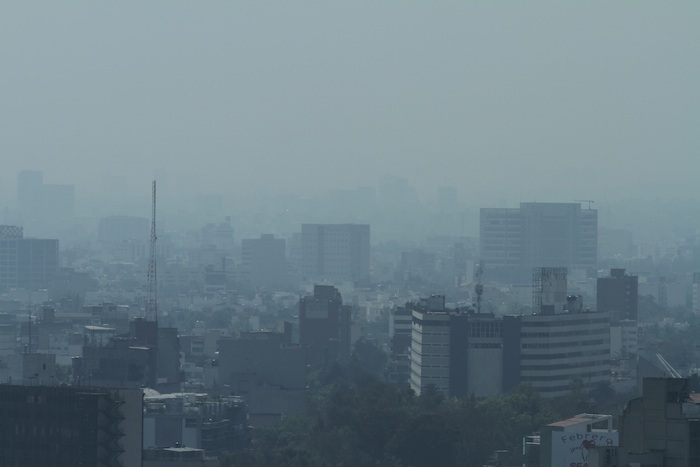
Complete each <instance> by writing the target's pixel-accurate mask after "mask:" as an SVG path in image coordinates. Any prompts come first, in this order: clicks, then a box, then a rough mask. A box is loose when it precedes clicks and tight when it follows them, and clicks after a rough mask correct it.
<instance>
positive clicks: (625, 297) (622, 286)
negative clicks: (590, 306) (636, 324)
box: [596, 268, 639, 321]
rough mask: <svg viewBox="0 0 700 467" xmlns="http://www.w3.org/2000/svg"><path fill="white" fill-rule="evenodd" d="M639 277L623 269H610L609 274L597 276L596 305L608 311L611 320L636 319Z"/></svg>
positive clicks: (599, 308) (599, 309)
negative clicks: (629, 274) (628, 273)
mask: <svg viewBox="0 0 700 467" xmlns="http://www.w3.org/2000/svg"><path fill="white" fill-rule="evenodd" d="M638 281H639V278H638V277H637V276H628V275H627V274H625V270H624V269H619V268H618V269H611V270H610V276H608V277H599V278H598V282H597V285H598V290H597V294H596V306H597V309H598V311H608V312H610V314H611V317H612V320H613V321H619V320H631V321H637V310H638V308H639V292H638V288H639V284H638Z"/></svg>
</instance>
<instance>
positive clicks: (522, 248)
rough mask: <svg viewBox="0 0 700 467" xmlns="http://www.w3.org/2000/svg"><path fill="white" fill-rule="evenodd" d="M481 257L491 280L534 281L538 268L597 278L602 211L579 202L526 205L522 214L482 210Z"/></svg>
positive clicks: (521, 206) (519, 212) (523, 204)
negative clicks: (587, 207) (599, 220)
mask: <svg viewBox="0 0 700 467" xmlns="http://www.w3.org/2000/svg"><path fill="white" fill-rule="evenodd" d="M479 241H480V255H481V259H482V261H483V262H484V267H485V269H486V270H487V271H488V272H489V275H490V276H491V277H494V278H497V279H500V280H507V281H512V282H518V281H519V282H523V281H528V280H529V279H530V274H531V272H532V269H533V268H536V267H566V268H568V269H569V271H571V270H574V269H583V270H586V272H587V274H589V275H591V276H592V275H593V274H594V273H595V270H596V267H597V262H598V211H597V210H595V209H590V208H589V209H581V205H580V204H578V203H521V204H520V208H519V209H506V208H482V209H481V215H480V238H479Z"/></svg>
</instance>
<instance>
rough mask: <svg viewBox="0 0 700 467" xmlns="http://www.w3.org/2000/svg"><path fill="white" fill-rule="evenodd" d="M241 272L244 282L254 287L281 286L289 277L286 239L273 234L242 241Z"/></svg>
mask: <svg viewBox="0 0 700 467" xmlns="http://www.w3.org/2000/svg"><path fill="white" fill-rule="evenodd" d="M241 272H242V278H241V279H242V280H243V282H245V283H247V284H249V285H251V286H253V287H268V288H275V287H281V286H283V285H284V284H285V282H286V279H287V259H286V248H285V244H284V240H283V239H281V238H275V236H274V235H272V234H263V235H261V236H260V238H252V239H248V238H247V239H244V240H243V241H242V242H241Z"/></svg>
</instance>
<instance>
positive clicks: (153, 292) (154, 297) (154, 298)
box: [146, 180, 158, 322]
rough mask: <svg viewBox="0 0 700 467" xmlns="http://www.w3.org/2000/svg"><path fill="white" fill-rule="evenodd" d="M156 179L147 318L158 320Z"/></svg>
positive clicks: (153, 199) (152, 215)
mask: <svg viewBox="0 0 700 467" xmlns="http://www.w3.org/2000/svg"><path fill="white" fill-rule="evenodd" d="M156 240H158V237H157V236H156V181H155V180H153V195H152V212H151V242H150V252H149V256H148V296H147V297H146V320H148V321H156V322H158V270H157V268H156Z"/></svg>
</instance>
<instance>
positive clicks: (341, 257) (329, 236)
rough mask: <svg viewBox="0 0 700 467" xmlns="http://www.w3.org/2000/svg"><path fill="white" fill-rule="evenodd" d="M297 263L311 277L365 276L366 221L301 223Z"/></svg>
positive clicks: (354, 278)
mask: <svg viewBox="0 0 700 467" xmlns="http://www.w3.org/2000/svg"><path fill="white" fill-rule="evenodd" d="M301 264H302V274H303V275H304V277H305V278H307V279H311V280H318V281H331V282H333V281H353V282H356V281H364V280H367V279H368V278H369V225H368V224H302V226H301Z"/></svg>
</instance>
